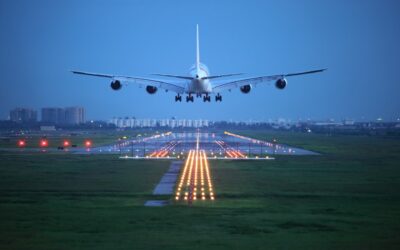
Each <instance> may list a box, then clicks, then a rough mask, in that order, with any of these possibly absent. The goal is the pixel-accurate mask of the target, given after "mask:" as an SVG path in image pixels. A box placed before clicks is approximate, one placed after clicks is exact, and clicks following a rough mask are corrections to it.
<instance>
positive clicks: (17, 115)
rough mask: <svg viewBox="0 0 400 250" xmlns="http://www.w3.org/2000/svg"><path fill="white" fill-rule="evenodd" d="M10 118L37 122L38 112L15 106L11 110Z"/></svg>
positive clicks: (17, 120) (21, 121) (16, 120)
mask: <svg viewBox="0 0 400 250" xmlns="http://www.w3.org/2000/svg"><path fill="white" fill-rule="evenodd" d="M10 120H11V121H14V122H20V123H23V122H36V121H37V112H36V111H35V110H33V109H28V108H15V109H13V110H11V111H10Z"/></svg>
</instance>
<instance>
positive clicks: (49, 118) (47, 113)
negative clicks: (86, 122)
mask: <svg viewBox="0 0 400 250" xmlns="http://www.w3.org/2000/svg"><path fill="white" fill-rule="evenodd" d="M42 122H46V123H53V124H64V123H65V110H64V109H63V108H42Z"/></svg>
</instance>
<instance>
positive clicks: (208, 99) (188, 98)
mask: <svg viewBox="0 0 400 250" xmlns="http://www.w3.org/2000/svg"><path fill="white" fill-rule="evenodd" d="M201 96H202V95H201V94H200V96H199V95H198V94H196V97H201ZM215 101H216V102H222V96H221V95H220V94H219V93H218V94H217V95H216V96H215ZM175 102H182V96H181V95H180V94H178V95H176V96H175ZM186 102H194V95H192V94H189V95H187V96H186ZM203 102H211V96H210V95H209V94H207V93H206V94H204V95H203Z"/></svg>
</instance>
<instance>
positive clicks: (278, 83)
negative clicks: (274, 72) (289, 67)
mask: <svg viewBox="0 0 400 250" xmlns="http://www.w3.org/2000/svg"><path fill="white" fill-rule="evenodd" d="M286 85H287V80H286V79H285V78H282V79H278V80H277V81H276V82H275V87H276V88H278V89H284V88H285V87H286Z"/></svg>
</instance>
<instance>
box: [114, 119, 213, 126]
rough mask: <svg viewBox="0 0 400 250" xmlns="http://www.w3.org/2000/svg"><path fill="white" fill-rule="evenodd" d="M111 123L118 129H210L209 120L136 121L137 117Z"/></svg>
mask: <svg viewBox="0 0 400 250" xmlns="http://www.w3.org/2000/svg"><path fill="white" fill-rule="evenodd" d="M109 123H111V124H114V125H115V126H116V127H118V128H155V127H158V126H159V127H162V128H176V127H180V128H184V127H186V128H191V127H196V128H200V127H208V126H209V121H208V120H185V119H181V120H176V119H175V118H172V119H159V120H156V119H136V118H135V117H132V118H129V117H125V118H116V117H114V118H112V119H111V120H110V121H109Z"/></svg>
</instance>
